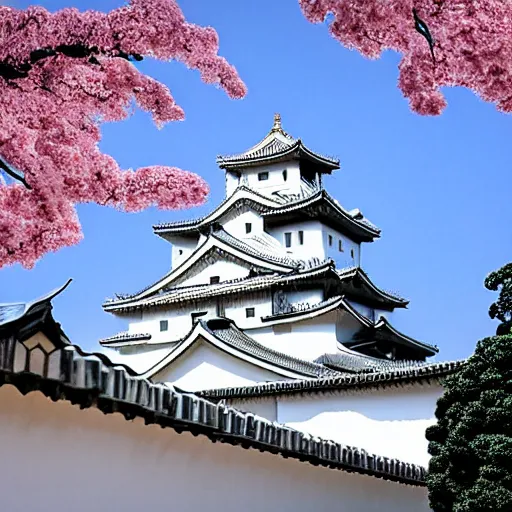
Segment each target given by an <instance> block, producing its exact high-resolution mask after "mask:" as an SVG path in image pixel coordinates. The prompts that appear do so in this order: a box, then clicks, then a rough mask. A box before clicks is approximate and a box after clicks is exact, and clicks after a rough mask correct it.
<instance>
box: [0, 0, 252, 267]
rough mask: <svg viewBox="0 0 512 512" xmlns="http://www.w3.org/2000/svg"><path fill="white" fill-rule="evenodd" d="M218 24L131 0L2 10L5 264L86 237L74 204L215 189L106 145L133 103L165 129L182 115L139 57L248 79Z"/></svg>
mask: <svg viewBox="0 0 512 512" xmlns="http://www.w3.org/2000/svg"><path fill="white" fill-rule="evenodd" d="M218 49H219V44H218V37H217V34H216V32H215V31H214V30H213V29H212V28H203V27H199V26H196V25H192V24H190V23H187V22H186V21H185V18H184V16H183V13H182V12H181V10H180V8H179V7H178V5H177V4H176V2H175V0H132V1H131V2H130V3H129V4H128V5H127V6H124V7H121V8H119V9H116V10H114V11H112V12H109V13H101V12H95V11H87V12H79V11H78V10H76V9H63V10H61V11H58V12H55V13H50V12H48V11H47V10H46V9H44V8H42V7H30V8H28V9H27V10H17V9H14V8H11V7H2V6H0V171H3V175H4V177H5V176H7V175H9V176H10V178H8V179H7V180H5V179H2V176H1V174H2V172H0V267H2V266H5V265H10V264H14V263H21V264H22V265H23V266H25V267H27V268H30V267H31V266H33V265H34V263H35V262H36V261H37V260H38V259H39V258H41V257H42V256H43V255H44V254H45V253H47V252H49V251H56V250H58V249H60V248H62V247H64V246H69V245H73V244H76V243H78V242H79V240H80V239H81V237H82V230H81V226H80V223H79V220H78V217H77V214H76V211H75V205H76V204H77V203H88V202H95V203H98V204H101V205H107V206H112V207H115V208H119V209H121V210H124V211H139V210H142V209H144V208H147V207H149V206H157V207H159V208H166V209H176V208H187V207H191V206H194V205H198V204H201V203H202V202H204V200H205V198H206V196H207V194H208V186H207V185H206V183H205V182H204V181H203V180H202V179H201V178H200V177H199V176H197V175H195V174H192V173H190V172H185V171H182V170H179V169H176V168H168V167H162V166H154V167H145V168H142V169H138V170H136V171H132V170H125V171H123V170H121V169H120V168H119V166H118V164H117V163H116V161H115V160H114V159H113V158H112V157H110V156H109V155H106V154H104V153H102V152H101V151H100V150H99V148H98V143H99V141H100V139H101V134H100V125H101V123H102V122H105V121H120V120H123V119H126V118H127V117H128V116H129V115H130V112H131V107H132V104H133V101H135V103H136V105H138V106H139V107H140V108H141V109H143V110H145V111H147V112H149V113H151V115H152V117H153V120H154V122H155V123H156V124H157V126H161V125H162V124H163V123H166V122H168V121H177V120H182V119H183V118H184V114H183V111H182V109H181V108H180V107H179V106H178V105H177V104H176V102H175V101H174V99H173V97H172V95H171V92H170V91H169V89H168V88H167V87H166V86H165V85H164V84H162V83H160V82H158V81H156V80H154V79H152V78H151V77H149V76H146V75H143V74H142V73H141V72H140V71H139V70H138V69H137V67H136V66H135V65H134V62H136V61H138V60H140V59H142V58H147V57H150V58H155V59H160V60H164V61H168V60H171V59H174V60H177V61H180V62H182V63H183V64H185V65H186V66H187V67H189V68H191V69H196V70H198V71H199V72H200V74H201V77H202V79H203V81H204V82H205V83H208V84H217V85H218V86H219V87H221V88H222V89H224V91H225V92H226V93H227V94H228V95H229V96H230V97H231V98H242V97H243V96H244V95H245V93H246V89H245V85H244V84H243V82H242V81H241V80H240V78H239V76H238V74H237V72H236V70H235V68H233V67H232V66H231V65H230V64H228V62H227V61H226V60H225V59H223V58H222V57H219V56H218V54H217V52H218Z"/></svg>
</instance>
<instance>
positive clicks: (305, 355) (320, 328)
mask: <svg viewBox="0 0 512 512" xmlns="http://www.w3.org/2000/svg"><path fill="white" fill-rule="evenodd" d="M248 334H249V336H251V337H253V338H254V339H255V340H256V341H258V342H260V343H261V344H262V345H265V346H267V347H270V348H273V349H274V350H279V351H280V352H284V353H286V354H289V355H291V356H294V357H298V358H300V359H306V360H309V361H313V360H314V359H316V358H317V357H319V356H321V355H323V354H326V353H330V354H332V353H334V352H336V347H337V339H336V312H330V313H326V314H325V315H322V316H320V317H316V318H311V319H309V320H302V321H299V322H292V323H290V324H288V327H285V325H282V326H277V325H276V326H275V327H272V326H268V327H262V328H259V329H251V330H250V331H248Z"/></svg>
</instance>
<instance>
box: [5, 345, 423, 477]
mask: <svg viewBox="0 0 512 512" xmlns="http://www.w3.org/2000/svg"><path fill="white" fill-rule="evenodd" d="M15 342H16V341H15ZM80 366H81V365H80ZM71 371H72V375H70V376H69V377H71V379H70V378H66V377H64V378H63V377H62V376H61V377H60V378H59V379H58V380H55V379H52V378H50V377H48V376H40V375H38V374H34V373H32V374H30V375H32V376H35V377H37V380H36V379H30V380H29V384H31V388H32V389H30V390H31V391H36V390H39V391H41V392H42V393H43V394H44V395H45V396H47V397H51V396H52V393H51V392H49V391H48V390H45V388H44V387H41V386H40V384H39V383H40V382H41V381H45V382H52V381H54V382H61V383H62V384H64V386H66V387H70V388H73V387H74V388H77V389H83V390H86V389H98V390H99V389H100V388H99V387H98V386H87V385H85V386H80V385H76V384H75V385H73V383H72V382H71V380H72V379H73V378H74V377H76V373H77V372H76V370H74V369H72V370H71ZM0 372H1V377H2V378H1V379H0V381H1V382H2V383H10V384H12V385H14V386H15V387H18V389H20V388H19V386H18V385H17V382H16V380H15V378H5V377H6V376H7V375H12V376H16V377H18V378H19V377H22V376H27V375H29V373H25V372H16V371H14V368H2V369H1V370H0ZM101 373H102V372H101V371H100V374H101ZM128 378H132V377H131V376H129V377H128ZM137 380H140V381H144V382H145V383H146V385H147V391H149V390H158V391H161V392H163V391H164V390H165V391H168V392H169V394H170V396H171V398H174V397H176V398H178V402H179V403H182V399H183V397H188V398H191V399H192V400H197V402H198V403H202V404H205V405H207V406H210V407H212V408H213V409H214V410H216V411H218V412H220V413H221V414H223V413H227V414H229V413H232V414H233V415H236V416H238V417H241V418H243V419H244V420H245V421H247V422H249V421H248V420H249V419H251V418H252V419H253V420H255V419H257V421H260V422H261V423H264V424H266V425H270V426H273V427H274V428H275V429H276V430H277V429H279V431H281V432H283V431H286V432H292V431H294V432H296V434H297V435H298V436H299V439H302V438H304V439H308V438H309V439H311V440H314V439H315V440H316V439H318V440H319V441H322V443H332V444H333V445H335V446H339V447H340V448H341V447H345V448H347V449H354V450H355V448H352V447H349V446H346V445H342V444H341V443H337V442H335V441H327V440H323V439H321V438H318V437H316V436H311V435H309V434H305V433H302V432H300V431H296V430H294V429H292V428H290V427H288V426H286V425H282V424H277V423H274V422H270V421H269V420H266V419H265V418H261V417H258V416H256V415H254V414H251V413H243V412H242V411H238V410H236V409H234V408H230V407H227V406H225V405H222V404H214V403H213V402H211V401H209V400H207V399H205V398H202V397H199V396H197V395H195V394H193V393H186V392H184V391H181V390H180V389H179V388H176V387H174V386H166V385H162V384H154V383H152V382H149V381H147V380H146V379H137ZM96 384H98V383H96ZM119 388H121V389H122V390H123V396H120V392H119V390H116V389H115V388H112V389H107V390H106V391H104V392H103V393H102V396H103V397H104V398H106V399H107V400H112V401H125V402H126V403H129V404H131V405H133V406H135V407H136V415H137V416H141V414H140V411H141V410H142V409H149V410H150V411H152V412H154V413H158V414H162V415H164V416H166V417H167V418H169V419H175V420H177V421H178V422H179V421H185V422H189V423H194V424H196V425H197V424H199V425H204V426H206V427H207V428H208V427H210V428H212V429H217V431H219V432H220V433H225V434H227V435H232V436H233V435H234V436H235V437H236V438H237V439H244V438H245V439H250V440H252V441H255V442H256V443H259V444H265V445H270V446H276V447H277V448H278V449H281V450H280V451H281V452H282V451H283V450H284V451H287V448H288V447H287V446H284V447H283V446H279V445H277V443H273V442H268V441H266V440H263V441H262V440H261V439H260V438H259V435H258V430H259V429H255V430H253V431H252V432H251V431H248V430H246V429H245V428H243V429H242V431H240V432H233V431H231V429H230V428H229V427H228V428H225V427H227V426H228V425H231V424H232V423H231V422H230V421H229V420H230V419H231V418H226V419H227V420H228V421H227V422H225V423H224V422H222V421H218V418H215V420H214V422H211V423H207V422H205V421H201V419H198V418H194V416H193V415H190V413H188V414H187V409H186V408H182V409H181V410H180V411H177V412H178V414H172V413H170V410H169V408H166V409H165V410H164V408H162V407H159V406H157V405H156V404H155V403H152V402H151V398H150V394H151V393H148V392H146V393H142V397H141V399H139V398H137V399H135V400H133V399H131V398H129V399H126V398H125V396H124V391H125V389H126V388H125V386H120V387H119ZM56 398H60V399H63V400H66V401H71V399H70V398H69V397H68V396H67V394H66V393H63V394H62V393H59V395H57V396H56ZM92 405H95V406H96V407H97V406H98V404H97V402H96V403H94V402H92V403H88V406H89V407H90V406H92ZM168 405H169V404H168V403H165V407H168ZM100 409H101V408H100ZM101 410H103V409H101ZM115 410H117V409H116V408H112V409H111V410H109V411H108V412H110V413H112V412H114V411H115ZM103 412H106V411H105V410H103ZM212 412H213V411H212ZM183 413H185V414H183ZM125 418H126V419H127V420H128V419H129V417H128V415H125ZM245 426H246V425H244V427H245ZM209 432H211V431H209ZM201 433H202V432H201ZM359 453H364V454H366V453H367V452H366V451H365V450H364V449H362V448H361V449H359ZM299 455H300V452H299ZM368 455H370V454H368ZM372 456H373V457H374V458H373V460H374V461H375V460H378V459H376V457H381V456H377V455H375V454H372ZM314 458H315V459H320V460H322V459H323V460H325V461H329V460H330V459H331V457H325V456H323V455H322V452H321V451H320V454H319V455H315V457H314ZM332 462H333V463H336V464H339V465H340V466H341V467H343V466H344V465H345V466H351V467H354V468H358V469H362V470H365V469H370V471H369V474H379V473H380V474H387V475H390V476H393V477H396V478H397V479H398V480H399V481H400V480H405V481H411V482H412V481H418V482H420V481H422V479H423V476H424V474H425V469H424V468H422V467H421V466H419V465H416V464H411V463H404V462H402V461H398V462H399V463H400V464H403V465H405V466H406V467H408V469H409V468H410V469H411V470H414V469H417V470H418V472H417V473H414V472H413V473H412V475H411V474H410V472H408V471H406V472H405V474H403V473H402V474H400V472H398V471H396V470H395V469H394V467H395V465H394V464H393V469H394V471H390V470H389V469H388V470H386V465H385V464H384V465H383V466H382V468H383V470H380V469H379V467H376V468H367V467H365V466H364V465H363V464H358V465H357V464H355V461H352V460H350V461H347V462H348V464H347V463H346V462H345V460H343V459H342V458H340V457H338V458H335V459H334V460H332ZM344 463H345V464H344Z"/></svg>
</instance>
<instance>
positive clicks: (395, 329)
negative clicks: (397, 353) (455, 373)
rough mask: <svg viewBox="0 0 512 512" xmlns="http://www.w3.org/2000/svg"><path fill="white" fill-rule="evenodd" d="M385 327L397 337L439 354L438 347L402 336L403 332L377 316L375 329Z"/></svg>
mask: <svg viewBox="0 0 512 512" xmlns="http://www.w3.org/2000/svg"><path fill="white" fill-rule="evenodd" d="M379 324H382V325H385V326H386V327H388V328H389V329H390V330H391V331H392V332H393V333H394V334H396V335H397V336H399V337H402V338H405V339H407V340H410V341H412V342H414V343H416V344H419V345H423V346H425V347H428V348H431V349H434V350H435V351H436V352H439V347H438V346H437V345H433V344H432V343H427V342H425V341H421V340H417V339H415V338H412V337H411V336H408V335H407V334H404V333H403V332H401V331H399V330H398V329H397V328H396V327H394V326H393V324H392V323H391V322H390V321H389V320H388V319H387V318H386V317H384V316H382V315H381V316H379V319H378V321H377V322H376V323H375V327H374V328H375V329H379V328H381V326H382V325H379Z"/></svg>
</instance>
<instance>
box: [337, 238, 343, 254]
mask: <svg viewBox="0 0 512 512" xmlns="http://www.w3.org/2000/svg"><path fill="white" fill-rule="evenodd" d="M338 250H339V251H340V252H343V240H338Z"/></svg>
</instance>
